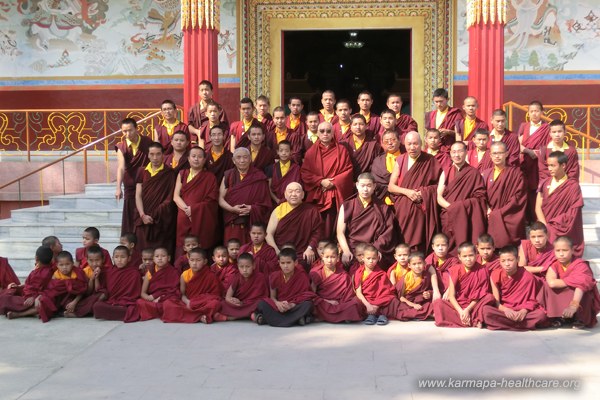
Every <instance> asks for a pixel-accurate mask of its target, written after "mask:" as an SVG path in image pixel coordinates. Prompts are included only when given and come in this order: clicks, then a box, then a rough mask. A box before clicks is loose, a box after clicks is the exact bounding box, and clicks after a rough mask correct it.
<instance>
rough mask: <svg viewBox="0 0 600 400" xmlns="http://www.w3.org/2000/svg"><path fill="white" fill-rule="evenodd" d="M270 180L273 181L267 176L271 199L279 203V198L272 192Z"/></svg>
mask: <svg viewBox="0 0 600 400" xmlns="http://www.w3.org/2000/svg"><path fill="white" fill-rule="evenodd" d="M272 182H273V179H272V178H269V194H270V195H271V199H273V201H274V202H275V204H279V199H278V198H277V196H275V193H273V186H271V183H272Z"/></svg>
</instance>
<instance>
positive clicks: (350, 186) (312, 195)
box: [300, 122, 354, 237]
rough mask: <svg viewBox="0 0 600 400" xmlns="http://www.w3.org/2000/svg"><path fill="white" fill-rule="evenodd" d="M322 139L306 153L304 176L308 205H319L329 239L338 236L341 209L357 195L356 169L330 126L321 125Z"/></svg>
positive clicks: (325, 232)
mask: <svg viewBox="0 0 600 400" xmlns="http://www.w3.org/2000/svg"><path fill="white" fill-rule="evenodd" d="M318 132H319V139H318V140H317V142H316V143H315V144H314V145H313V146H311V148H310V149H308V151H307V152H306V155H305V157H304V163H303V164H302V168H301V169H300V176H301V177H302V182H304V188H305V189H306V191H307V196H306V201H307V202H310V203H314V204H316V205H317V207H318V209H319V212H320V213H321V218H322V220H323V224H324V228H323V229H324V232H323V233H324V235H325V237H331V236H333V234H334V226H335V221H336V217H337V210H338V207H340V206H341V205H342V203H343V202H344V200H345V199H347V198H348V197H349V196H350V195H351V194H352V192H353V191H354V181H353V180H352V174H353V168H352V161H351V158H350V155H349V154H348V150H347V148H346V147H344V146H343V145H340V144H338V143H336V141H335V140H334V139H333V128H332V126H331V124H330V123H329V122H321V123H320V124H319V128H318Z"/></svg>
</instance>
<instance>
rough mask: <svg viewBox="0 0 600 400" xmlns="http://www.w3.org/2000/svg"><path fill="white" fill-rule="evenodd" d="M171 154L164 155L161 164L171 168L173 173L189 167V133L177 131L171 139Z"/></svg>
mask: <svg viewBox="0 0 600 400" xmlns="http://www.w3.org/2000/svg"><path fill="white" fill-rule="evenodd" d="M170 145H171V152H170V153H169V154H166V153H165V156H164V160H163V162H164V163H165V165H167V166H169V167H171V168H172V169H174V170H175V172H179V171H181V170H184V169H188V168H189V167H190V163H189V162H188V157H189V155H190V140H189V133H185V132H183V131H177V132H175V133H174V134H173V137H172V139H171V143H170Z"/></svg>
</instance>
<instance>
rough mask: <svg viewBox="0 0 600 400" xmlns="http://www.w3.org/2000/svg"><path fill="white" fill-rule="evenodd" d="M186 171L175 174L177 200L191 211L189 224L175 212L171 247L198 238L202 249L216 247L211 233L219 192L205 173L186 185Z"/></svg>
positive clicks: (179, 246) (217, 222) (184, 217)
mask: <svg viewBox="0 0 600 400" xmlns="http://www.w3.org/2000/svg"><path fill="white" fill-rule="evenodd" d="M189 174H190V170H189V169H186V170H183V171H181V172H180V173H179V176H180V178H181V191H180V196H181V199H182V200H183V201H184V202H185V204H187V205H188V206H190V207H191V209H192V215H191V220H190V218H188V216H187V215H185V212H184V211H183V210H181V209H179V208H178V209H177V231H176V232H177V233H176V235H177V236H176V243H175V247H176V248H177V249H178V250H179V249H181V248H182V247H183V243H184V241H185V237H186V236H187V235H195V236H197V237H198V240H199V242H200V243H199V244H200V246H201V247H202V248H205V249H210V248H212V247H214V246H215V245H216V244H217V241H218V238H217V235H215V230H216V228H217V226H218V225H219V188H218V186H217V179H216V178H215V176H214V175H213V174H211V173H210V172H207V171H200V172H198V173H197V174H196V176H194V177H193V178H192V180H191V181H189V182H188V181H187V179H188V176H189Z"/></svg>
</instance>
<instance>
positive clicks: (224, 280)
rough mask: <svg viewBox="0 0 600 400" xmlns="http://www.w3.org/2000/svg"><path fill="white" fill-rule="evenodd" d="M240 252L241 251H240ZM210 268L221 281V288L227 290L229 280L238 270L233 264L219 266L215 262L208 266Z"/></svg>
mask: <svg viewBox="0 0 600 400" xmlns="http://www.w3.org/2000/svg"><path fill="white" fill-rule="evenodd" d="M240 254H241V253H240ZM210 270H211V271H212V273H213V274H215V276H216V277H217V278H218V279H219V282H221V289H222V290H223V291H224V292H227V290H228V289H229V286H231V282H233V280H234V279H235V277H236V276H237V275H239V273H240V272H239V270H238V268H237V266H236V265H235V264H228V265H226V266H224V267H219V266H218V265H217V264H216V263H215V264H213V265H211V266H210Z"/></svg>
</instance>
